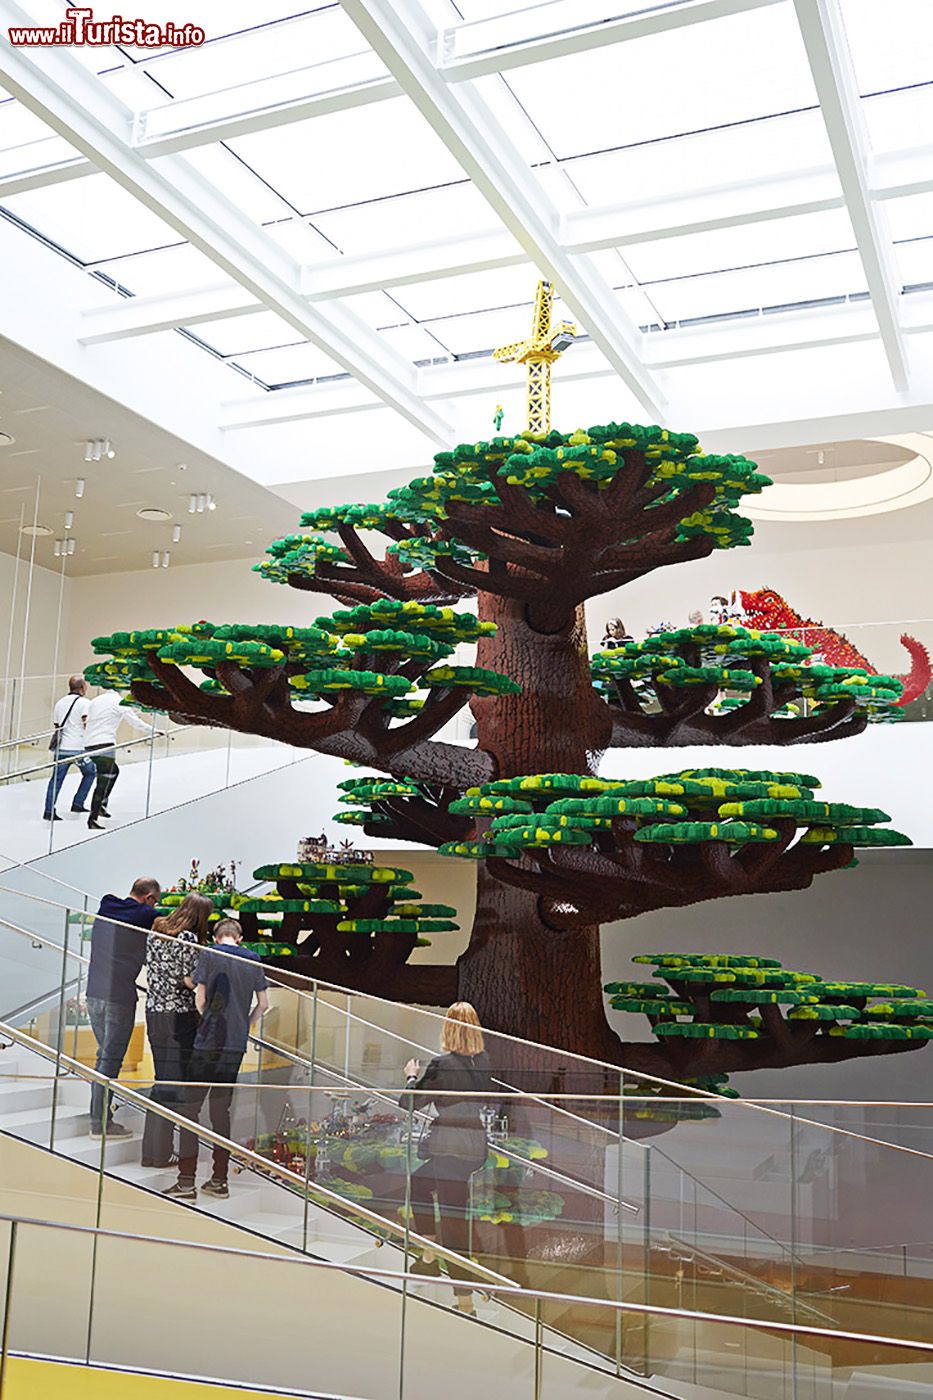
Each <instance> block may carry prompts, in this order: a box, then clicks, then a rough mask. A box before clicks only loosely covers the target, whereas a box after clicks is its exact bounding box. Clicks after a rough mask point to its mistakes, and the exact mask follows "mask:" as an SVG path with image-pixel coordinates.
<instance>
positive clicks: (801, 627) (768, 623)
mask: <svg viewBox="0 0 933 1400" xmlns="http://www.w3.org/2000/svg"><path fill="white" fill-rule="evenodd" d="M739 597H740V598H741V599H742V608H743V611H744V614H745V621H746V622H747V624H748V626H749V627H755V628H758V630H759V631H762V632H764V631H767V632H781V633H783V634H784V635H786V636H788V637H791V638H792V639H793V640H794V641H800V642H805V643H806V645H807V646H808V647H813V649H814V651H815V652H818V653H819V654H820V656H821V659H822V660H824V661H825V662H826V664H827V665H829V666H862V667H864V669H865V670H866V671H867V672H868V673H869V675H873V676H874V675H877V674H878V667H877V666H873V665H872V664H871V662H870V661H869V660H868V658H867V657H865V656H863V655H862V653H861V652H860V651H859V650H858V648H857V647H854V646H853V645H852V643H851V642H850V641H849V639H848V637H845V636H843V634H842V633H841V632H834V631H833V629H832V628H831V627H826V626H824V625H823V623H822V622H815V621H814V620H813V619H812V618H809V617H801V616H800V614H799V613H797V612H794V609H793V608H792V607H791V606H790V604H789V603H786V602H785V601H784V599H783V598H782V597H781V595H780V593H778V592H777V591H776V590H775V589H773V588H758V589H756V590H755V592H754V593H745V592H743V591H742V590H741V589H740V590H739ZM901 645H902V646H904V647H906V648H907V651H908V653H909V655H910V670H909V672H908V673H907V675H904V676H898V680H900V681H902V682H903V685H904V693H903V694H902V695H901V698H900V699H899V700H898V702H897V703H898V704H899V705H909V704H910V702H911V701H912V700H918V699H919V698H920V696H921V695H922V694H923V692H924V691H925V690H926V688H927V686H928V685H929V684H930V680H931V678H933V667H931V664H930V653H929V652H928V651H927V649H926V647H925V646H924V645H923V643H922V642H918V641H917V638H916V637H911V636H910V635H909V634H908V633H906V632H904V633H903V634H902V635H901Z"/></svg>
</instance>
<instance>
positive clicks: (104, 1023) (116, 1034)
mask: <svg viewBox="0 0 933 1400" xmlns="http://www.w3.org/2000/svg"><path fill="white" fill-rule="evenodd" d="M87 1014H88V1020H89V1021H90V1023H91V1030H92V1031H93V1032H94V1039H95V1040H96V1041H97V1062H96V1064H95V1066H94V1068H95V1069H96V1070H97V1073H98V1074H105V1075H106V1076H107V1078H108V1079H116V1078H117V1076H118V1075H119V1073H120V1070H121V1069H122V1068H123V1057H124V1055H125V1054H126V1050H127V1046H128V1045H129V1043H130V1036H131V1035H132V1034H133V1026H134V1024H135V1021H136V1003H135V1002H130V1003H129V1004H126V1003H124V1002H120V1001H105V1000H104V998H103V997H88V999H87ZM103 1117H104V1086H103V1084H92V1085H91V1123H92V1125H93V1124H94V1123H102V1122H103ZM112 1117H113V1096H112V1095H111V1096H110V1099H109V1102H108V1104H107V1121H108V1123H109V1122H110V1120H111V1118H112Z"/></svg>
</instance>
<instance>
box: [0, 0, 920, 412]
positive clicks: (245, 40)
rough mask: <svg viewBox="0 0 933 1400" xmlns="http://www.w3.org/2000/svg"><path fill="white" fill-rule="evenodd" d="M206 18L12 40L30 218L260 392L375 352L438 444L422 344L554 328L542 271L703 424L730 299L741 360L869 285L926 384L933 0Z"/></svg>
mask: <svg viewBox="0 0 933 1400" xmlns="http://www.w3.org/2000/svg"><path fill="white" fill-rule="evenodd" d="M39 4H40V0H26V8H27V9H29V8H30V6H33V7H34V11H35V17H37V18H39V17H40V16H39V9H38V7H39ZM65 8H66V6H65V4H64V3H63V2H62V3H60V4H59V3H58V0H56V3H55V4H54V5H50V6H49V7H47V9H46V11H45V12H44V13H43V15H42V16H41V18H42V19H43V20H45V19H47V17H48V14H49V13H52V12H54V13H55V14H56V15H58V14H61V15H63V14H64V10H65ZM119 8H120V7H119V6H116V5H112V6H110V7H108V6H103V7H98V8H97V9H95V18H98V19H100V18H106V17H107V15H108V14H110V13H112V12H113V11H114V10H119ZM0 13H2V15H3V21H4V24H7V23H9V22H11V21H12V22H13V23H16V22H18V19H19V16H18V15H17V13H16V11H15V7H14V6H13V5H12V4H9V3H6V2H5V0H0ZM145 14H146V18H147V19H149V20H152V21H166V20H169V19H175V20H176V21H177V18H178V16H177V9H176V8H175V7H173V6H172V5H170V4H168V3H167V0H153V3H151V4H148V5H147V6H146V7H145ZM185 18H186V20H187V21H190V22H192V23H200V24H203V25H204V28H205V30H206V32H207V36H208V39H207V42H206V43H205V44H204V45H203V46H201V47H198V48H192V49H188V50H181V51H178V50H167V49H166V50H155V51H153V50H144V49H137V48H132V49H130V48H127V49H118V48H113V49H109V50H90V49H84V50H67V49H66V50H61V49H20V50H13V51H6V50H5V51H4V53H3V54H2V56H0V82H2V83H3V85H4V86H5V87H6V88H7V90H8V91H10V92H11V93H14V94H16V96H15V97H11V98H9V99H8V100H6V101H4V102H2V103H0V210H2V211H3V212H4V213H5V214H6V216H7V217H8V218H9V219H12V220H13V221H15V222H16V223H17V224H18V225H19V226H21V227H22V229H23V230H24V233H26V234H33V235H35V236H36V237H38V238H40V239H42V240H44V241H46V242H47V243H48V244H49V245H51V247H52V248H53V249H54V250H56V251H58V252H60V253H62V254H64V255H66V256H68V257H69V258H70V259H72V260H73V261H74V262H75V263H76V264H77V265H78V266H80V267H82V268H84V269H86V270H87V271H88V273H90V274H92V275H94V276H96V277H97V278H98V279H101V280H103V281H105V282H106V283H108V285H109V286H110V287H111V288H116V289H117V291H118V293H119V298H120V300H119V303H117V302H115V301H114V298H113V293H112V291H111V292H104V290H103V288H102V289H101V299H100V306H101V307H102V308H106V307H107V306H108V304H111V305H112V306H113V315H114V317H115V318H116V317H117V316H122V317H123V318H124V321H125V317H126V304H127V303H132V302H133V301H138V302H139V318H138V320H137V322H136V324H135V325H134V326H133V327H132V332H133V333H134V334H139V333H140V332H145V331H146V330H147V329H150V328H151V329H152V330H153V331H155V330H164V328H165V326H166V324H170V325H174V326H176V327H177V328H178V329H179V330H182V331H184V332H185V333H186V334H187V335H188V336H189V338H190V337H194V338H195V339H196V343H197V344H199V345H201V346H202V347H203V350H204V353H205V354H210V355H212V356H213V357H215V358H220V359H221V360H223V361H224V362H226V363H227V364H228V365H229V367H230V370H231V398H232V397H234V396H235V395H236V394H242V393H243V392H245V391H244V388H243V384H242V377H243V376H248V378H249V379H250V381H251V382H252V384H253V385H254V386H255V388H256V390H257V392H262V393H270V394H274V393H276V392H277V391H279V390H282V389H287V388H288V389H290V388H294V387H295V386H296V385H302V384H306V385H312V386H319V385H321V384H322V383H327V384H332V383H333V382H335V381H337V380H340V379H345V378H349V379H353V378H356V379H358V380H359V381H360V383H361V384H362V385H364V386H365V387H366V389H367V390H368V391H369V392H371V393H375V394H376V396H377V397H378V398H381V399H382V401H383V402H384V403H387V404H389V405H390V406H392V407H394V408H397V409H399V411H401V412H402V413H403V414H404V416H405V417H407V419H408V421H409V422H410V423H415V424H416V426H420V427H422V428H423V430H424V431H425V432H426V433H427V434H428V435H429V436H430V437H433V438H434V439H435V440H442V439H443V437H444V430H443V424H442V423H441V421H440V419H439V418H438V416H437V415H436V414H435V412H434V410H433V409H428V407H427V404H428V402H429V399H430V397H431V396H430V395H429V394H428V393H427V391H426V387H425V384H424V383H423V382H422V381H423V375H424V373H425V371H426V369H427V368H428V367H433V366H436V365H439V364H444V363H445V362H456V361H460V360H464V361H467V360H469V361H474V360H476V359H477V358H480V359H481V358H483V357H488V356H489V355H490V354H491V352H492V350H493V349H494V348H495V346H496V345H498V344H500V343H502V342H504V341H510V340H514V339H516V338H517V337H519V336H521V335H523V334H525V333H526V331H527V328H528V325H529V319H530V306H531V301H532V297H533V293H534V284H535V281H536V278H537V277H538V276H539V275H548V276H551V277H552V278H553V280H555V282H556V284H557V288H558V293H559V294H561V293H563V295H564V297H565V301H564V303H562V304H561V305H560V306H559V308H558V310H559V314H561V315H563V316H566V317H567V319H570V320H574V321H576V322H577V323H578V325H579V328H580V331H581V332H582V334H583V336H584V337H587V336H590V335H591V336H592V339H593V345H592V347H590V348H589V349H587V350H586V351H585V352H584V351H583V350H577V351H575V352H574V353H575V354H578V355H579V356H580V359H579V368H580V370H581V372H583V367H584V366H588V367H589V372H591V373H592V374H594V375H605V374H607V373H611V372H615V373H617V374H618V373H622V375H623V378H625V381H626V385H627V390H628V391H631V392H632V393H634V394H635V396H636V398H637V399H639V400H640V401H641V405H642V412H643V414H645V415H648V416H653V415H654V414H656V415H657V416H659V417H660V416H662V415H664V416H667V417H669V418H670V419H671V421H672V420H673V418H674V417H676V407H677V405H676V393H677V392H678V387H677V386H679V385H680V384H681V383H682V382H684V381H683V376H684V374H685V373H687V371H683V372H680V373H678V375H677V376H675V377H674V378H673V379H670V380H668V379H666V378H665V374H664V371H663V370H656V369H655V368H654V366H656V365H664V364H668V363H675V362H676V359H677V354H678V347H679V346H680V345H681V344H682V337H683V336H684V335H685V334H687V333H689V332H691V331H692V329H693V328H694V327H695V326H697V325H707V324H712V325H716V324H720V323H721V324H722V325H723V326H728V327H730V328H731V327H732V323H733V322H734V323H735V325H736V332H735V334H736V336H737V337H739V341H738V342H737V341H736V340H735V339H733V340H731V341H730V342H729V348H728V355H729V357H734V356H735V354H736V344H737V343H740V340H741V335H742V333H743V331H742V327H743V326H744V325H746V324H747V325H749V326H750V325H751V324H752V323H753V322H755V323H757V322H760V321H761V319H762V318H763V317H765V316H767V317H768V318H770V323H771V325H773V327H774V343H775V348H776V349H777V348H780V349H781V350H782V351H783V350H784V348H785V340H784V332H783V330H782V317H787V316H788V315H794V316H797V317H799V316H800V315H802V314H806V315H807V316H808V317H810V321H809V323H808V324H809V327H810V329H809V331H808V338H804V340H803V342H802V346H801V348H804V347H805V345H806V344H808V343H812V344H820V343H825V342H827V341H831V340H833V339H834V338H837V337H838V333H837V329H836V328H837V326H838V325H839V324H840V321H839V317H840V313H841V312H842V311H845V309H846V308H851V307H853V306H861V307H863V308H865V309H866V314H867V315H868V316H869V325H868V330H867V331H862V330H861V329H860V330H859V332H858V333H859V335H861V336H863V338H864V336H865V335H868V336H870V337H873V338H874V339H875V341H876V342H877V348H878V349H880V351H881V352H882V354H881V361H882V363H884V364H886V366H887V368H886V370H885V374H886V375H889V376H890V380H891V382H892V383H893V384H894V385H895V386H896V387H897V388H899V389H903V388H904V387H905V386H906V383H907V375H908V369H909V356H908V354H907V351H906V350H905V340H904V337H905V335H907V334H908V333H909V331H910V325H909V322H910V317H909V315H908V316H907V317H906V318H905V315H904V312H905V309H908V308H909V303H910V300H911V298H912V297H918V296H921V295H923V294H924V293H925V292H926V291H928V290H929V289H930V285H931V283H933V255H931V254H933V164H931V162H930V161H929V158H928V155H927V152H926V150H925V149H924V147H925V144H926V138H925V133H928V132H929V130H930V129H931V126H933V78H931V74H930V69H929V54H930V52H931V51H933V8H931V6H930V5H929V4H928V3H927V0H892V3H891V4H889V5H888V6H886V7H883V8H881V7H878V6H877V4H875V3H873V0H674V3H671V4H668V5H662V6H659V7H656V8H654V9H652V8H647V9H646V8H645V7H644V6H643V5H639V6H636V5H633V4H629V3H626V0H616V3H615V4H613V3H612V0H550V3H546V4H541V5H532V6H530V7H527V6H526V7H521V8H513V7H511V6H510V3H509V0H459V4H458V6H457V7H454V5H453V4H451V3H448V2H447V0H429V2H428V5H427V9H426V13H425V11H419V10H418V9H417V7H416V5H415V4H414V3H413V0H392V2H391V3H390V0H342V3H340V4H313V3H306V4H305V5H301V4H300V3H299V0H291V3H286V0H269V3H267V4H265V5H264V6H263V7H262V19H261V21H259V22H257V8H256V6H255V4H254V3H252V0H233V3H228V4H225V5H224V6H222V7H218V6H217V5H216V4H214V3H207V2H206V0H202V3H198V4H195V5H193V6H191V7H189V9H188V10H186V11H185ZM432 24H433V25H434V26H436V27H437V31H438V32H437V34H436V35H435V38H434V42H428V41H427V40H426V39H425V34H426V32H428V31H429V30H430V26H431V25H432ZM79 64H80V65H82V68H83V70H90V71H89V74H88V75H87V81H88V82H91V83H93V84H94V85H95V90H94V91H92V90H91V89H88V91H87V94H86V97H87V100H86V101H82V93H81V92H80V91H79V87H80V84H78V82H77V79H76V77H75V74H76V72H77V71H78V69H77V65H79ZM438 65H440V68H439V69H438ZM438 75H440V79H441V81H438ZM48 84H51V87H50V88H49V87H48ZM50 93H51V95H50ZM17 99H18V100H17ZM98 99H99V103H100V106H99V110H98V105H97V104H98ZM91 107H93V108H94V109H95V110H94V111H93V112H92V113H91V115H92V116H93V117H94V118H95V120H96V122H97V126H95V128H94V129H93V130H91V129H89V128H88V129H86V128H84V127H83V126H82V123H81V118H82V115H83V111H85V110H86V111H89V110H90V108H91ZM69 122H73V125H71V126H69ZM108 126H109V128H110V130H109V132H108V133H107V136H108V137H109V136H112V137H114V138H116V146H115V147H114V146H113V145H107V149H106V152H105V151H104V145H105V144H106V140H107V137H102V136H101V134H100V131H101V129H102V128H103V129H104V130H106V128H107V127H108ZM69 135H71V136H72V140H71V141H69V140H68V139H67V138H68V136H69ZM114 149H115V150H116V156H113V151H114ZM490 152H491V153H492V157H491V162H492V163H490ZM105 156H106V159H105ZM98 164H106V165H107V169H108V170H109V171H110V172H111V173H95V169H96V166H97V165H98ZM149 173H151V174H152V175H154V176H156V177H159V179H160V180H161V182H162V183H161V184H159V185H157V186H155V187H152V186H151V185H150V184H149V183H148V175H149ZM64 177H68V178H64ZM191 177H194V178H195V179H196V180H198V181H201V182H203V184H204V186H206V187H207V189H208V191H209V195H208V196H206V197H205V210H204V219H203V220H202V221H201V222H200V223H199V222H198V220H197V214H198V213H199V212H200V211H199V210H197V209H195V210H194V211H193V212H192V211H191V210H190V201H189V203H188V204H185V203H184V196H185V190H186V189H187V188H188V186H187V185H186V183H185V182H186V181H188V180H189V179H190V178H191ZM183 187H184V188H183ZM176 191H177V193H178V200H176V199H174V197H173V196H174V193H175V192H176ZM529 201H530V205H529ZM529 207H533V208H534V210H535V213H536V216H537V218H538V219H539V223H538V224H537V225H536V226H535V227H529V221H528V220H527V219H525V217H524V213H523V211H524V210H526V209H527V208H529ZM516 211H517V212H516ZM513 214H514V215H515V217H512V215H513ZM217 228H221V229H222V230H223V232H224V233H225V234H226V235H227V236H228V238H229V239H230V240H232V241H233V244H235V243H237V242H239V243H240V244H241V246H242V249H243V254H242V258H238V257H237V256H236V253H235V249H234V252H233V253H231V246H232V244H231V243H229V242H225V244H224V246H223V248H221V247H219V245H218V246H215V245H214V243H213V241H212V239H213V234H212V229H215V230H216V229H217ZM186 233H187V234H188V235H189V236H185V235H186ZM195 234H197V235H198V236H197V237H196V236H195ZM189 237H190V238H194V241H195V242H198V243H199V245H200V246H198V247H195V246H193V245H192V242H191V241H189ZM264 270H269V276H268V277H267V278H265V280H263V277H262V276H260V273H261V272H262V271H264ZM210 289H216V291H217V293H218V295H220V294H223V298H224V302H223V305H222V306H220V305H219V306H218V314H216V315H211V314H209V313H210V310H211V308H210V307H208V313H205V312H204V310H203V309H202V308H203V305H204V303H203V300H199V299H198V298H199V297H200V294H201V293H202V292H204V291H205V290H210ZM293 294H294V295H293ZM108 297H109V298H110V302H109V303H108ZM168 298H172V299H173V302H172V306H173V309H172V313H171V319H170V320H169V321H168V322H167V321H166V318H165V316H164V315H160V307H159V302H160V299H162V300H167V299H168ZM186 298H189V299H190V310H189V314H188V315H187V316H186ZM302 306H304V307H306V313H304V312H302V314H296V308H297V309H299V310H300V308H301V307H302ZM244 313H249V314H244ZM150 314H151V317H152V325H151V327H148V326H147V324H146V317H147V316H148V315H150ZM905 319H906V321H907V322H908V326H907V330H906V331H905V329H904V328H903V326H904V323H905ZM99 320H100V324H101V325H102V326H104V325H105V324H106V318H105V317H104V316H103V315H102V316H101V317H100V318H99ZM120 324H123V322H120V323H119V324H118V321H117V320H116V319H115V320H114V325H115V326H116V327H117V329H115V331H114V335H115V336H116V335H118V334H122V333H125V330H124V331H121V330H120V329H119V325H120ZM861 324H862V323H861V322H860V323H859V325H860V327H861ZM756 333H757V332H756ZM838 338H844V337H838ZM848 338H849V339H851V338H852V337H851V335H850V336H849V337H848ZM763 348H764V349H767V344H766V343H765V344H764V346H763V345H762V341H761V337H760V335H759V337H758V340H756V342H755V350H756V353H762V350H763ZM91 353H93V350H92V351H91ZM584 353H586V354H587V355H588V356H589V358H588V359H584V358H583V357H584ZM723 353H724V354H725V353H726V352H725V350H724V352H723ZM705 358H706V359H707V361H710V362H715V359H716V348H715V345H713V344H712V343H711V344H710V348H709V350H708V352H707V353H706V355H705ZM803 363H804V362H803V361H802V360H801V367H803ZM874 363H875V359H874V357H873V358H872V364H874ZM234 372H235V373H236V374H237V375H238V376H239V378H237V379H234V378H233V373H234ZM696 382H697V384H699V382H700V380H699V378H697V380H696ZM451 383H452V384H453V381H451ZM464 383H466V380H464ZM452 392H455V390H453V389H452ZM672 394H673V398H672V397H671V396H672ZM419 403H424V405H425V411H424V415H423V421H420V418H421V415H420V411H419V407H418V405H419Z"/></svg>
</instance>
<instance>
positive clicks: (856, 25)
mask: <svg viewBox="0 0 933 1400" xmlns="http://www.w3.org/2000/svg"><path fill="white" fill-rule="evenodd" d="M841 3H842V14H843V19H844V21H845V27H846V35H847V37H848V40H849V52H850V53H851V55H852V63H853V66H854V68H855V78H856V82H857V83H858V89H859V92H861V93H868V92H883V91H885V90H887V89H889V88H896V87H907V86H908V85H909V84H912V83H928V82H930V80H931V78H933V71H931V68H933V65H931V61H930V58H931V54H933V6H931V5H930V3H929V0H886V3H884V4H878V3H877V0H841Z"/></svg>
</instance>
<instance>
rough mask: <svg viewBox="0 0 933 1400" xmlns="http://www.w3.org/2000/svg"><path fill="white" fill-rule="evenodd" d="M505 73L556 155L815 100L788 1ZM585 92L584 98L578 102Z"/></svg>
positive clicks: (656, 136)
mask: <svg viewBox="0 0 933 1400" xmlns="http://www.w3.org/2000/svg"><path fill="white" fill-rule="evenodd" d="M506 77H507V81H508V83H509V86H510V87H511V88H512V89H513V91H514V92H515V93H516V94H517V95H518V97H519V99H520V101H521V102H522V105H523V106H524V107H525V109H526V111H527V112H528V114H529V116H530V117H531V118H532V120H533V121H534V122H535V124H536V125H537V127H538V129H539V130H540V131H541V133H542V135H543V136H544V138H545V140H547V141H548V143H549V144H550V145H551V146H552V148H553V149H554V151H555V152H556V153H557V154H558V156H560V157H562V158H563V157H566V156H570V155H575V154H578V153H579V152H582V151H595V150H604V149H606V148H607V147H614V146H621V145H631V144H633V143H635V142H638V141H649V140H658V139H661V138H663V137H665V136H673V135H676V134H678V133H680V132H686V131H696V130H698V129H700V128H709V127H713V126H720V125H723V124H725V123H728V122H741V121H752V120H755V119H758V118H761V117H764V116H769V115H771V114H774V113H778V112H789V111H794V110H796V109H798V108H801V107H809V106H815V105H816V101H817V98H816V92H815V90H814V87H813V80H812V78H811V76H810V69H809V67H808V64H807V59H806V54H805V51H804V47H803V40H802V39H801V36H800V30H799V27H798V25H797V21H796V18H795V14H794V9H793V6H792V5H790V4H781V5H770V6H767V7H766V8H764V9H761V8H759V9H755V10H753V11H751V12H749V13H745V14H736V15H731V16H728V17H727V18H723V19H718V20H711V21H708V22H706V23H704V24H702V25H699V26H693V25H688V26H686V27H685V28H682V29H675V30H668V31H667V32H665V33H661V34H654V35H650V36H648V37H645V38H641V39H634V40H631V41H630V42H628V43H625V44H619V45H609V46H607V47H606V48H604V49H596V50H593V51H591V52H589V53H582V54H572V55H568V56H566V57H563V58H559V59H554V60H552V61H551V62H548V63H539V64H533V65H530V66H528V67H525V68H515V69H512V70H510V71H509V73H508V74H507V75H506ZM581 94H585V100H575V95H576V96H577V97H579V95H581ZM694 179H695V172H694ZM632 193H633V191H630V190H627V191H619V195H620V196H621V195H631V194H632Z"/></svg>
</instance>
